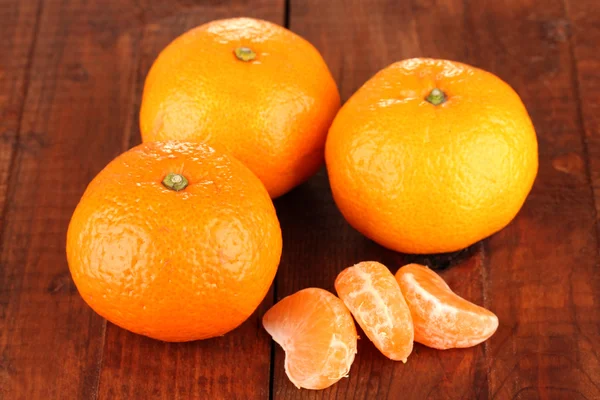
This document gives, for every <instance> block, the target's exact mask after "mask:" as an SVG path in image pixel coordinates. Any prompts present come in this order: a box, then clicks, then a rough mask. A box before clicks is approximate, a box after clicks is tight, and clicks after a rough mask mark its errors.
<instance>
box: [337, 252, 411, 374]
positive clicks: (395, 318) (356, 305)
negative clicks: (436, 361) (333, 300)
mask: <svg viewBox="0 0 600 400" xmlns="http://www.w3.org/2000/svg"><path fill="white" fill-rule="evenodd" d="M335 290H336V291H337V294H338V296H340V299H342V301H343V302H344V304H345V305H346V307H348V309H349V310H350V312H351V313H352V315H354V318H355V319H356V322H358V324H359V325H360V326H361V328H362V329H363V330H364V331H365V334H366V335H367V336H368V337H369V339H370V340H371V341H372V342H373V344H374V345H375V347H377V348H378V349H379V351H381V352H382V353H383V354H384V355H385V356H386V357H388V358H391V359H392V360H401V361H403V362H406V359H407V358H408V356H409V355H410V353H411V351H412V348H413V339H414V328H413V322H412V317H411V315H410V310H409V309H408V306H407V305H406V302H405V301H404V297H403V296H402V292H401V291H400V287H399V286H398V282H396V279H394V275H392V273H391V272H390V271H389V269H387V267H386V266H385V265H383V264H380V263H378V262H372V261H365V262H361V263H359V264H356V265H355V266H353V267H349V268H346V269H345V270H343V271H342V272H340V274H339V275H338V277H337V279H336V280H335Z"/></svg>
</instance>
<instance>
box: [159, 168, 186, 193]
mask: <svg viewBox="0 0 600 400" xmlns="http://www.w3.org/2000/svg"><path fill="white" fill-rule="evenodd" d="M162 183H163V185H165V187H166V188H167V189H171V190H174V191H176V192H179V191H180V190H183V189H185V188H186V187H187V185H188V183H189V182H188V180H187V179H185V176H183V175H181V174H175V173H173V172H169V173H168V174H167V176H165V179H163V181H162Z"/></svg>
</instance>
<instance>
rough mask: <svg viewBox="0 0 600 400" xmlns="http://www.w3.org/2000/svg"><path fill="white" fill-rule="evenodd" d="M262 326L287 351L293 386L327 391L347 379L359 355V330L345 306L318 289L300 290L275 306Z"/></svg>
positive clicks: (287, 370) (331, 295)
mask: <svg viewBox="0 0 600 400" xmlns="http://www.w3.org/2000/svg"><path fill="white" fill-rule="evenodd" d="M263 326H264V327H265V329H266V330H267V332H268V333H269V334H270V335H271V336H272V337H273V340H275V342H277V343H278V344H279V345H280V346H281V347H282V348H283V349H284V351H285V371H286V373H287V376H288V377H289V379H290V380H291V381H292V383H293V384H294V385H296V386H297V387H299V388H305V389H324V388H326V387H329V386H331V385H333V384H334V383H336V382H337V381H339V380H340V379H342V378H343V377H346V376H348V373H349V372H350V366H351V365H352V362H353V361H354V357H355V354H356V341H357V335H356V327H355V326H354V321H353V320H352V316H351V315H350V312H349V311H348V309H347V308H346V307H345V306H344V303H342V301H341V300H340V299H338V298H337V297H335V296H334V295H333V294H331V293H329V292H328V291H326V290H323V289H318V288H308V289H304V290H300V291H299V292H296V293H294V294H293V295H290V296H288V297H285V298H284V299H282V300H281V301H280V302H278V303H277V304H275V305H274V306H273V307H272V308H271V309H270V310H269V311H267V313H266V314H265V315H264V317H263Z"/></svg>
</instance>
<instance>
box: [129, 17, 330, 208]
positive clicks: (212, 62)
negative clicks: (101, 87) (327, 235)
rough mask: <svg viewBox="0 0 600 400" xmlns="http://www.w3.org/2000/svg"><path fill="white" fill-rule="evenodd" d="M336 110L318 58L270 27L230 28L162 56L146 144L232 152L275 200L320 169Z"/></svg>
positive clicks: (198, 35)
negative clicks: (189, 144)
mask: <svg viewBox="0 0 600 400" xmlns="http://www.w3.org/2000/svg"><path fill="white" fill-rule="evenodd" d="M339 107H340V97H339V93H338V90H337V86H336V84H335V82H334V80H333V78H332V77H331V73H330V72H329V69H328V68H327V65H326V64H325V62H324V61H323V58H322V57H321V55H320V54H319V52H318V51H317V50H316V49H315V48H314V47H313V46H312V45H311V44H310V43H308V42H307V41H306V40H304V39H302V38H301V37H300V36H298V35H296V34H294V33H292V32H291V31H289V30H287V29H285V28H283V27H281V26H279V25H275V24H273V23H270V22H267V21H261V20H257V19H251V18H233V19H225V20H219V21H213V22H210V23H208V24H205V25H202V26H199V27H197V28H195V29H192V30H191V31H189V32H187V33H184V34H183V35H181V36H180V37H178V38H177V39H175V40H174V41H173V42H172V43H171V44H169V45H168V46H167V47H166V48H165V49H164V50H163V51H162V52H161V53H160V55H159V56H158V58H157V59H156V61H155V62H154V65H152V68H151V70H150V72H149V73H148V76H147V78H146V83H145V86H144V93H143V98H142V106H141V111H140V128H141V132H142V139H143V140H144V141H153V140H164V139H180V140H192V141H202V142H206V143H209V144H210V145H212V146H214V147H221V148H224V149H226V150H227V151H229V152H230V153H231V154H232V155H233V156H234V157H236V158H238V159H239V160H240V161H242V162H243V163H244V164H246V166H248V167H249V168H250V169H251V170H252V171H253V172H254V173H255V174H256V175H257V176H258V177H259V178H260V179H261V180H262V182H263V183H264V184H265V187H266V188H267V190H268V192H269V193H270V195H271V196H272V197H277V196H280V195H282V194H284V193H286V192H287V191H289V190H290V189H292V188H293V187H294V186H296V185H298V184H300V183H302V182H304V181H305V180H306V179H308V178H309V177H310V176H311V175H313V174H314V173H315V172H316V171H317V170H318V169H319V167H320V166H321V165H322V164H323V158H324V157H323V152H324V147H325V137H326V135H327V130H328V129H329V126H330V125H331V121H333V118H334V116H335V114H336V112H337V111H338V109H339Z"/></svg>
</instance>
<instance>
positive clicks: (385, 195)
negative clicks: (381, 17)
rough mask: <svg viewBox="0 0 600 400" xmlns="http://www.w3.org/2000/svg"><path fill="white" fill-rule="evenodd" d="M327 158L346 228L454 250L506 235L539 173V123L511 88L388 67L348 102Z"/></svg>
mask: <svg viewBox="0 0 600 400" xmlns="http://www.w3.org/2000/svg"><path fill="white" fill-rule="evenodd" d="M326 161H327V171H328V173H329V179H330V182H331V189H332V192H333V196H334V199H335V202H336V204H337V205H338V207H339V209H340V211H341V212H342V214H343V215H344V217H345V218H346V219H347V220H348V222H349V223H350V224H351V225H352V226H353V227H354V228H356V229H357V230H358V231H360V232H361V233H363V234H364V235H366V236H367V237H369V238H371V239H373V240H374V241H376V242H378V243H379V244H381V245H383V246H385V247H387V248H390V249H393V250H396V251H402V252H407V253H442V252H451V251H456V250H459V249H462V248H464V247H467V246H469V245H471V244H473V243H475V242H477V241H479V240H481V239H483V238H485V237H487V236H489V235H491V234H493V233H494V232H497V231H498V230H500V229H502V228H503V227H505V226H506V225H507V224H508V223H509V222H510V221H511V220H512V219H513V218H514V217H515V215H516V214H517V212H518V211H519V209H520V208H521V206H522V205H523V202H524V201H525V198H526V197H527V194H528V193H529V191H530V189H531V187H532V184H533V181H534V179H535V176H536V173H537V168H538V156H537V140H536V135H535V131H534V128H533V125H532V123H531V120H530V118H529V115H528V114H527V110H526V109H525V107H524V105H523V103H522V102H521V99H520V98H519V96H518V95H517V93H515V91H514V90H513V89H512V88H511V87H510V86H509V85H507V84H506V83H505V82H503V81H502V80H500V79H499V78H498V77H496V76H494V75H492V74H491V73H489V72H486V71H483V70H481V69H477V68H474V67H471V66H468V65H465V64H461V63H457V62H452V61H445V60H433V59H423V58H417V59H410V60H405V61H401V62H398V63H395V64H392V65H391V66H389V67H387V68H385V69H384V70H382V71H380V72H379V73H377V74H376V75H375V76H374V77H373V78H371V79H370V80H369V81H368V82H367V83H365V84H364V85H363V86H362V87H361V88H360V89H359V90H358V91H357V92H356V93H355V94H354V95H353V96H352V97H351V98H350V100H348V102H347V103H346V104H345V105H344V106H343V107H342V109H341V110H340V112H339V113H338V114H337V116H336V118H335V120H334V122H333V125H332V126H331V129H330V130H329V135H328V138H327V145H326Z"/></svg>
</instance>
